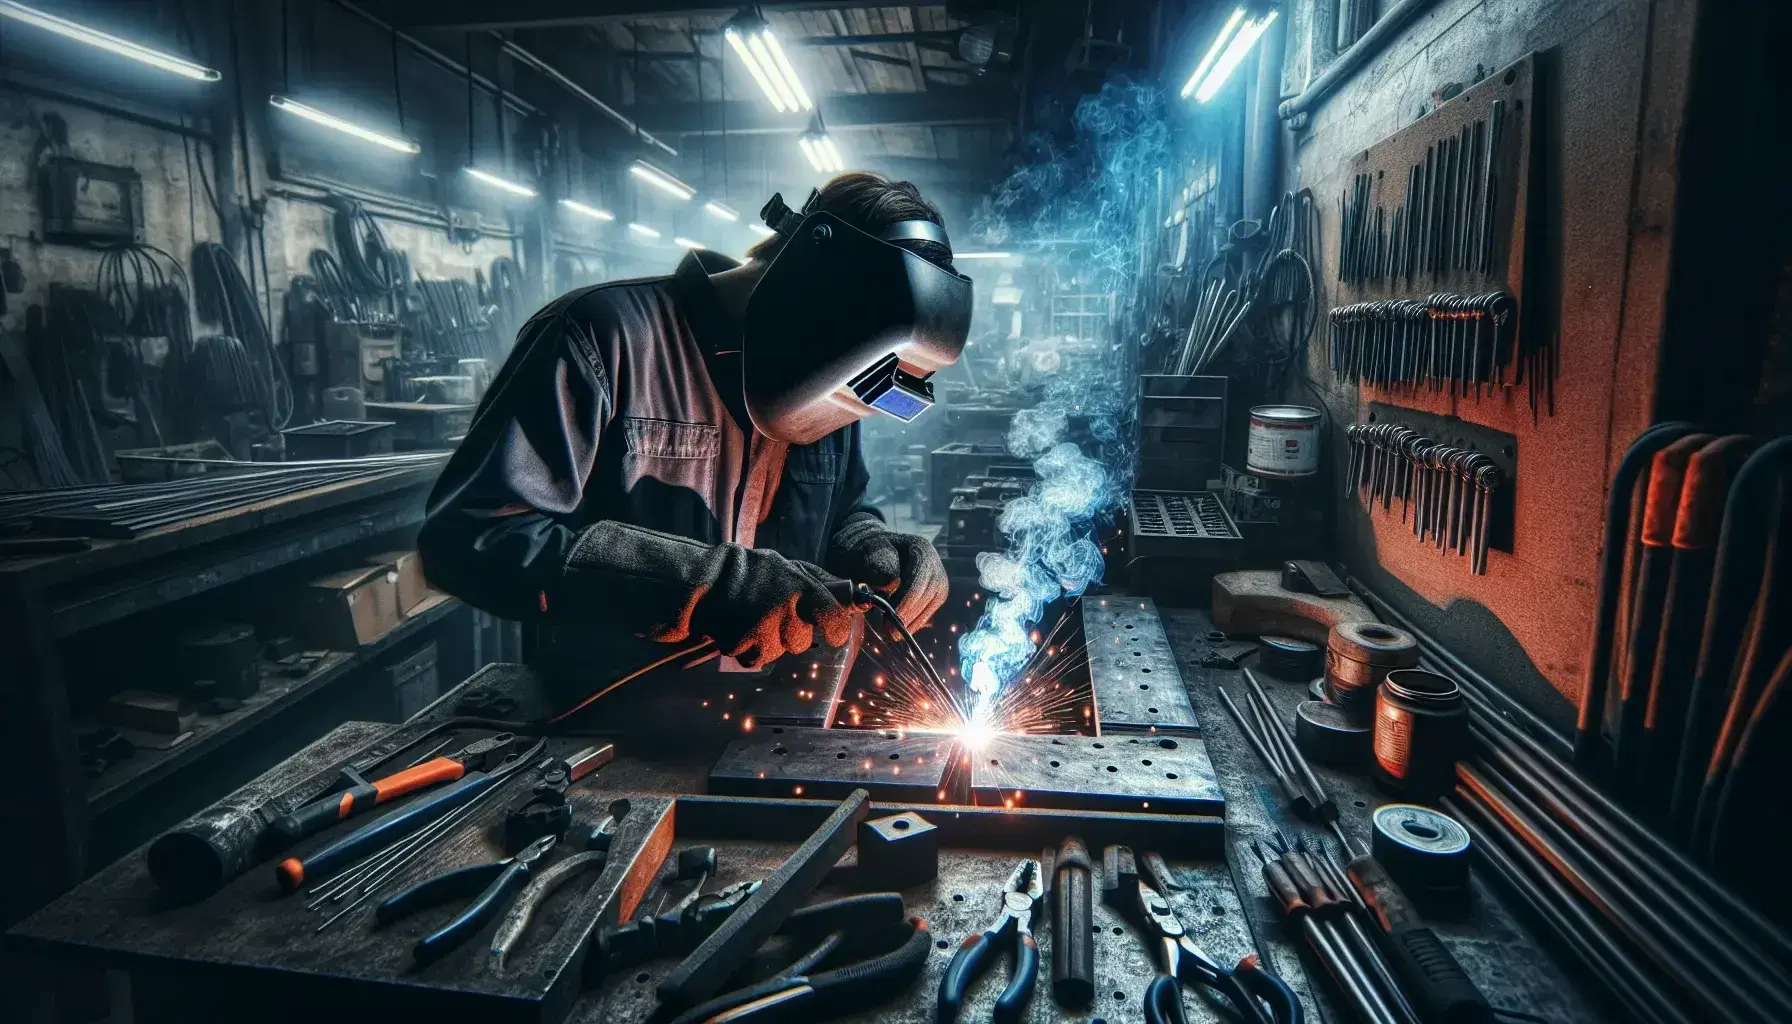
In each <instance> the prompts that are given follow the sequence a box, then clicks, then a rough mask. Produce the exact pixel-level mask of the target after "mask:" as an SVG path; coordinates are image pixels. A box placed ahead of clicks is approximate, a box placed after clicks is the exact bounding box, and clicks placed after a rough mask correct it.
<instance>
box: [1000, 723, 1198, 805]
mask: <svg viewBox="0 0 1792 1024" xmlns="http://www.w3.org/2000/svg"><path fill="white" fill-rule="evenodd" d="M969 756H970V759H971V798H972V801H973V802H975V803H977V804H983V805H991V804H996V803H1007V802H1008V801H1010V800H1012V801H1014V805H1015V806H1019V807H1062V808H1067V809H1073V810H1097V811H1152V812H1165V813H1182V814H1221V813H1223V812H1224V810H1225V806H1226V798H1225V796H1224V795H1223V794H1222V793H1221V792H1220V786H1219V781H1218V780H1217V779H1216V778H1215V777H1214V774H1213V765H1212V763H1211V762H1209V761H1208V760H1207V745H1206V744H1205V743H1203V742H1202V741H1200V740H1198V739H1190V738H1189V737H1186V736H1182V737H1174V736H1071V735H1058V736H1053V735H1043V734H1042V735H1030V736H1018V735H1010V736H1001V737H998V738H996V739H995V740H992V741H991V742H990V743H988V744H987V745H985V746H984V747H983V749H982V750H979V751H977V752H975V753H973V754H970V755H969Z"/></svg>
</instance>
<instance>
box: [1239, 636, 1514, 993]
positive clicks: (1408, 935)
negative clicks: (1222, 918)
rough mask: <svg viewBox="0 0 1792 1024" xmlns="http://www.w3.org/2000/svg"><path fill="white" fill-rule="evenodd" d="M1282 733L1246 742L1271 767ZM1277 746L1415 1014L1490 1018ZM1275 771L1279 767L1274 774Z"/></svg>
mask: <svg viewBox="0 0 1792 1024" xmlns="http://www.w3.org/2000/svg"><path fill="white" fill-rule="evenodd" d="M1245 682H1247V683H1248V684H1250V689H1251V693H1250V697H1252V698H1254V699H1256V700H1259V701H1261V702H1262V705H1263V711H1264V712H1265V713H1266V714H1267V715H1268V716H1269V721H1268V722H1266V723H1265V726H1266V728H1267V729H1268V730H1270V731H1277V727H1278V726H1280V725H1281V723H1280V721H1278V720H1276V719H1275V717H1274V714H1273V711H1274V706H1273V705H1271V704H1270V702H1269V696H1268V694H1266V693H1264V692H1263V688H1262V687H1261V686H1260V685H1258V683H1257V680H1256V677H1255V676H1253V675H1252V674H1251V671H1250V670H1249V669H1246V670H1245ZM1233 713H1234V715H1235V716H1237V717H1238V720H1239V726H1240V728H1242V729H1243V730H1244V731H1245V733H1246V734H1247V737H1249V734H1250V732H1251V730H1250V727H1249V726H1248V725H1246V724H1245V720H1244V718H1243V716H1241V715H1238V714H1237V711H1236V709H1234V711H1233ZM1285 737H1286V734H1285V733H1283V734H1281V735H1280V736H1278V737H1270V736H1262V737H1252V744H1251V745H1252V746H1253V747H1256V748H1258V756H1259V757H1261V758H1264V760H1265V761H1266V763H1269V764H1270V765H1271V767H1272V770H1273V769H1274V762H1272V761H1270V760H1269V758H1268V757H1267V748H1268V747H1269V746H1270V745H1271V744H1275V743H1276V742H1277V739H1280V738H1285ZM1278 748H1279V750H1280V751H1281V752H1282V753H1284V754H1286V755H1287V756H1288V759H1289V760H1290V761H1291V762H1293V764H1294V767H1295V769H1296V774H1297V776H1298V778H1299V780H1300V783H1301V785H1300V786H1298V787H1297V788H1305V789H1307V790H1310V791H1311V796H1312V799H1313V807H1314V809H1315V810H1317V811H1318V813H1319V817H1320V820H1322V821H1324V822H1325V823H1326V824H1327V825H1329V826H1330V827H1331V831H1332V834H1333V835H1336V836H1337V837H1338V842H1340V843H1342V844H1343V845H1344V853H1345V855H1346V856H1348V857H1349V858H1350V863H1349V864H1348V865H1347V867H1346V873H1347V874H1348V875H1349V876H1350V884H1351V887H1352V888H1354V889H1355V890H1356V891H1357V894H1358V896H1360V897H1361V899H1362V902H1363V905H1364V906H1365V907H1366V908H1367V909H1368V911H1369V917H1370V919H1371V920H1373V921H1374V922H1375V924H1376V927H1378V928H1380V929H1381V931H1382V933H1383V934H1385V935H1386V936H1387V938H1388V943H1387V945H1388V951H1389V954H1390V957H1391V959H1392V960H1393V961H1394V966H1395V969H1396V970H1397V971H1398V972H1399V973H1400V975H1401V977H1402V978H1403V979H1405V981H1406V983H1407V984H1408V985H1410V986H1412V990H1411V991H1410V993H1409V995H1410V998H1411V1001H1412V1004H1413V1007H1414V1008H1415V1009H1416V1010H1418V1012H1419V1016H1420V1018H1421V1019H1423V1020H1426V1021H1439V1022H1444V1024H1482V1022H1485V1021H1491V1020H1492V1019H1493V1011H1492V1009H1491V1008H1489V1006H1488V1005H1487V1000H1486V999H1485V998H1484V997H1483V996H1482V995H1481V991H1480V989H1477V988H1476V987H1475V983H1474V982H1473V981H1471V980H1469V976H1468V973H1467V972H1465V971H1464V970H1463V969H1462V965H1461V964H1459V963H1457V962H1456V958H1455V956H1453V955H1451V953H1450V950H1449V948H1448V947H1446V946H1445V945H1444V944H1443V941H1442V940H1441V939H1439V938H1438V937H1437V933H1435V932H1433V931H1432V930H1431V929H1430V928H1427V927H1425V925H1424V924H1423V923H1422V922H1421V921H1420V919H1419V915H1418V913H1417V912H1416V911H1415V910H1414V909H1413V906H1412V902H1411V901H1410V900H1408V899H1407V898H1406V893H1404V892H1403V891H1401V889H1400V886H1399V885H1398V884H1396V883H1395V882H1394V879H1393V877H1392V876H1390V875H1389V874H1388V872H1387V869H1386V868H1385V867H1383V866H1382V864H1381V862H1380V861H1378V860H1376V859H1375V857H1374V856H1373V855H1372V854H1370V853H1369V851H1367V850H1362V852H1361V853H1358V850H1359V849H1361V844H1353V843H1352V842H1351V841H1350V837H1349V836H1347V835H1346V834H1345V833H1344V829H1343V827H1342V826H1341V825H1339V823H1338V810H1337V804H1336V803H1335V802H1334V801H1333V800H1332V798H1331V795H1330V794H1329V793H1327V792H1326V791H1325V787H1324V785H1323V784H1322V783H1320V781H1319V777H1318V776H1317V775H1316V774H1314V772H1313V769H1312V768H1311V767H1310V766H1309V765H1308V764H1307V761H1306V758H1305V757H1303V756H1302V755H1301V753H1300V750H1299V749H1298V748H1296V747H1295V745H1294V743H1293V742H1292V740H1289V742H1287V744H1286V745H1285V746H1281V745H1278ZM1279 774H1280V773H1279V771H1278V777H1279ZM1290 781H1292V780H1290ZM1284 785H1286V783H1284ZM1284 906H1286V904H1285V903H1284Z"/></svg>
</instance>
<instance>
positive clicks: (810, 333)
mask: <svg viewBox="0 0 1792 1024" xmlns="http://www.w3.org/2000/svg"><path fill="white" fill-rule="evenodd" d="M765 219H766V221H767V223H769V224H770V225H771V226H772V227H773V228H774V229H775V230H777V231H778V233H779V234H781V235H784V236H785V238H786V242H785V245H784V248H783V249H781V250H780V251H779V252H778V254H777V256H776V257H774V258H773V260H772V264H771V266H770V267H768V268H767V269H766V271H765V276H764V277H762V278H760V280H759V283H758V284H757V285H756V286H755V287H754V289H753V295H752V297H751V298H750V299H749V300H748V301H747V312H746V324H745V338H744V341H743V345H742V362H743V373H744V376H745V384H746V399H747V413H748V415H750V416H751V417H752V419H753V425H754V426H755V427H757V428H758V429H759V431H760V433H762V434H765V435H766V436H767V437H770V438H773V439H774V440H779V441H787V442H789V443H791V444H813V443H814V442H816V441H819V440H821V439H822V438H823V437H826V436H827V435H828V434H831V433H833V432H834V431H836V430H838V429H840V428H841V427H844V426H846V425H847V424H849V423H851V422H853V421H854V420H858V419H862V418H864V417H865V416H869V415H870V414H871V413H872V412H873V411H881V412H885V413H888V414H889V415H891V416H895V417H896V418H897V419H900V420H903V421H905V422H906V421H909V420H913V419H914V418H915V417H916V416H919V415H920V414H921V413H923V412H925V411H926V410H927V407H928V406H930V405H932V404H933V386H932V385H931V384H929V383H928V382H927V378H928V377H930V376H932V375H933V374H934V373H935V372H937V371H938V370H940V369H941V368H943V367H946V366H950V365H952V363H954V362H956V361H957V360H958V356H959V354H960V353H962V352H963V351H964V343H965V337H966V336H967V335H968V334H969V333H970V329H971V280H970V278H968V277H965V276H964V275H962V274H958V273H955V272H953V271H950V270H946V269H944V268H941V267H939V266H936V265H934V264H932V263H929V262H928V261H927V260H924V259H922V258H921V257H919V256H916V255H915V254H914V253H912V252H910V251H908V250H907V249H904V248H902V247H901V246H899V245H895V244H893V243H894V242H895V241H898V240H902V239H908V238H929V239H932V240H935V241H939V242H940V243H942V244H947V242H946V237H945V232H944V231H943V230H942V229H941V228H940V227H939V225H937V224H934V223H932V222H930V221H902V222H900V223H897V224H895V225H892V226H891V227H890V228H889V230H887V231H885V232H883V233H882V236H881V237H879V236H877V235H872V234H868V233H867V232H864V231H860V230H859V229H858V228H855V227H853V226H852V225H850V224H847V223H846V222H845V221H843V220H841V219H840V218H839V217H836V216H834V215H833V214H831V213H810V214H808V215H807V216H802V215H799V214H796V213H793V212H791V211H790V210H789V208H788V207H786V206H784V204H783V201H782V200H781V199H776V198H774V201H773V203H768V204H767V206H766V211H765Z"/></svg>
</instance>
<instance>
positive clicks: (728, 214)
mask: <svg viewBox="0 0 1792 1024" xmlns="http://www.w3.org/2000/svg"><path fill="white" fill-rule="evenodd" d="M703 208H704V209H705V210H708V211H709V215H710V216H711V217H714V218H716V219H717V220H725V221H730V222H732V221H737V220H739V219H740V213H739V211H736V210H733V209H730V208H729V207H727V206H724V205H723V204H721V203H718V202H716V201H715V200H714V199H711V200H710V201H709V202H707V203H704V204H703Z"/></svg>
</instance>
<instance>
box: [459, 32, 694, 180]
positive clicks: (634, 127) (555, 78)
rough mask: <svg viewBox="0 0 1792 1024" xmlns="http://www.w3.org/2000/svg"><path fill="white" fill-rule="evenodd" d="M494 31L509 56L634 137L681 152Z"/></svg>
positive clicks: (674, 151)
mask: <svg viewBox="0 0 1792 1024" xmlns="http://www.w3.org/2000/svg"><path fill="white" fill-rule="evenodd" d="M492 35H493V36H495V37H496V38H497V40H498V43H499V46H500V47H501V48H502V49H503V51H504V54H505V55H506V56H508V57H511V58H513V59H515V60H516V61H518V62H519V63H521V64H523V65H525V66H527V67H529V68H532V69H534V70H535V71H537V72H539V73H540V74H541V75H542V76H544V77H546V78H547V79H549V80H551V81H552V82H553V83H554V84H555V85H558V86H559V87H560V88H562V89H565V90H566V91H567V92H569V93H572V94H573V95H574V96H577V97H578V98H579V99H582V100H584V101H585V102H586V103H588V104H590V106H591V107H592V108H593V109H594V110H596V111H597V112H598V113H600V114H602V115H604V116H605V117H608V118H609V119H610V120H612V121H614V122H616V123H617V124H618V125H621V126H622V128H623V129H624V130H625V131H627V132H628V133H629V134H631V135H633V136H634V137H635V138H637V139H639V140H640V141H641V142H643V143H646V144H647V145H649V146H655V147H658V148H659V149H661V150H664V151H665V153H666V155H668V156H677V155H678V150H676V149H673V148H672V147H671V146H668V145H666V144H665V143H664V142H661V141H660V140H659V139H656V138H654V137H653V136H652V135H650V134H648V133H647V132H646V131H643V130H642V128H641V126H640V125H639V124H636V123H635V122H634V120H633V119H631V118H629V117H628V116H627V115H625V114H623V113H622V112H621V111H619V110H617V109H616V108H615V107H612V106H610V105H609V104H608V103H605V102H604V101H603V100H600V99H598V98H597V97H596V96H594V95H592V94H591V92H590V90H588V89H586V88H585V87H584V86H582V85H580V84H579V83H577V82H575V81H573V80H572V79H571V78H568V77H567V76H566V75H565V74H564V73H562V72H561V71H560V69H559V68H556V67H554V66H553V65H552V64H549V63H548V62H547V61H545V60H542V59H541V58H540V57H537V56H536V55H535V54H533V53H530V52H529V51H528V50H525V49H523V48H522V47H521V46H518V45H517V44H516V43H514V42H511V41H510V40H509V39H507V38H505V37H504V36H501V35H498V34H497V33H496V32H494V33H492Z"/></svg>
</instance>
